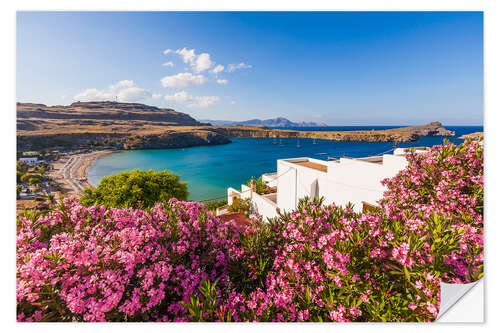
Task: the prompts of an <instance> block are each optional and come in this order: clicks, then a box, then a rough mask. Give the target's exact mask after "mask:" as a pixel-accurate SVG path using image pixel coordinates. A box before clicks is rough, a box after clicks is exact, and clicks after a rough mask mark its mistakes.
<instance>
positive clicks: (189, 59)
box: [175, 48, 196, 64]
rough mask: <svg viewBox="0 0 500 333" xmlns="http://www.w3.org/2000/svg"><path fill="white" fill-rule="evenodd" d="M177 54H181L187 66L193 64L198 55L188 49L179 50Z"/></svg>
mask: <svg viewBox="0 0 500 333" xmlns="http://www.w3.org/2000/svg"><path fill="white" fill-rule="evenodd" d="M175 53H177V54H180V55H181V57H182V60H183V61H184V63H185V64H187V63H189V64H193V63H194V61H195V59H196V54H195V53H194V49H191V50H188V49H186V48H183V49H182V50H177V51H175Z"/></svg>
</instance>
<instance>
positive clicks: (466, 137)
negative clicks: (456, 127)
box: [459, 132, 484, 139]
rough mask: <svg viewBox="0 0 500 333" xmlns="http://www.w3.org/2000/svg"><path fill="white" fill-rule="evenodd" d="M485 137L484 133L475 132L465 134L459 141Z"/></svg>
mask: <svg viewBox="0 0 500 333" xmlns="http://www.w3.org/2000/svg"><path fill="white" fill-rule="evenodd" d="M483 137H484V132H474V133H470V134H464V135H462V136H460V137H459V139H481V138H483Z"/></svg>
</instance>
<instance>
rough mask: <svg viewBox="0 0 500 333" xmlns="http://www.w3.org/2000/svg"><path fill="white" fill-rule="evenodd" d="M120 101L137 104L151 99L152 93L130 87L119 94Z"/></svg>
mask: <svg viewBox="0 0 500 333" xmlns="http://www.w3.org/2000/svg"><path fill="white" fill-rule="evenodd" d="M117 97H118V100H119V101H124V102H125V101H127V102H137V101H142V100H144V99H146V98H150V97H151V93H150V92H149V91H147V90H146V89H142V88H138V87H130V88H126V89H123V90H120V91H119V92H118V94H117Z"/></svg>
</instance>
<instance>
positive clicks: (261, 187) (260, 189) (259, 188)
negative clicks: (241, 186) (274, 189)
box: [247, 176, 267, 194]
mask: <svg viewBox="0 0 500 333" xmlns="http://www.w3.org/2000/svg"><path fill="white" fill-rule="evenodd" d="M252 180H253V181H255V192H257V194H265V193H266V189H267V185H266V183H265V182H264V181H263V180H262V176H260V177H259V178H257V179H254V178H253V177H252V178H250V180H249V181H248V183H247V186H248V187H250V188H251V187H252Z"/></svg>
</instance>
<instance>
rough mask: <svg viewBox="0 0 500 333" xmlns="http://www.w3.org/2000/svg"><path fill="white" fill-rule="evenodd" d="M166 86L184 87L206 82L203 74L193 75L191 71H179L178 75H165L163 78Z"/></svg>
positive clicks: (162, 82) (162, 81) (162, 80)
mask: <svg viewBox="0 0 500 333" xmlns="http://www.w3.org/2000/svg"><path fill="white" fill-rule="evenodd" d="M160 81H161V84H162V85H163V86H164V87H170V88H184V87H188V86H198V85H200V84H203V83H205V81H206V79H205V77H204V76H203V75H193V74H191V73H179V74H176V75H170V76H165V77H164V78H162V79H161V80H160Z"/></svg>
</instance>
